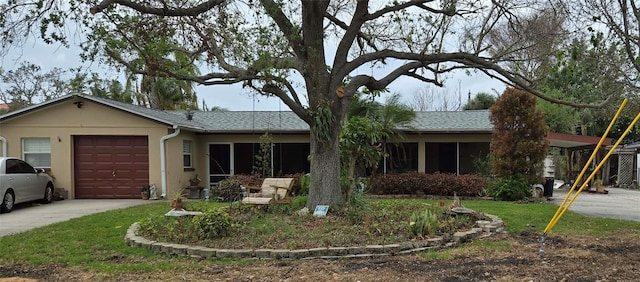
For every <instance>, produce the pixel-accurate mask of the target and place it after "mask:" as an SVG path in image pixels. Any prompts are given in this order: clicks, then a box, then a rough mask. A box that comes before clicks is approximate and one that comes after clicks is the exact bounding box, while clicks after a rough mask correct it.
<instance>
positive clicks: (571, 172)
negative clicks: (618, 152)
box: [547, 132, 612, 185]
mask: <svg viewBox="0 0 640 282" xmlns="http://www.w3.org/2000/svg"><path fill="white" fill-rule="evenodd" d="M547 140H549V145H550V146H551V147H554V148H559V149H560V150H559V154H554V156H553V163H554V170H555V171H554V177H555V178H558V176H559V175H562V172H561V171H560V166H559V165H558V164H559V163H560V157H561V156H568V158H567V175H566V179H564V181H565V182H567V183H570V182H571V180H573V179H575V178H576V177H577V176H578V174H579V173H580V171H581V170H582V168H583V167H584V166H585V164H586V163H587V161H588V160H589V157H590V156H591V154H592V153H593V150H595V148H596V146H597V145H598V142H599V141H600V137H597V136H587V135H574V134H567V133H558V132H549V134H548V135H547ZM611 142H612V139H611V138H605V140H604V142H603V143H602V146H603V147H604V146H609V145H611ZM601 149H602V148H601ZM606 153H607V152H606V150H598V154H597V155H596V158H595V159H594V160H593V162H592V163H591V166H590V167H591V168H592V169H593V168H595V167H596V165H597V164H598V163H600V161H601V160H602V159H603V158H604V156H605V155H606ZM609 167H610V166H609V161H607V163H605V165H604V167H603V171H602V174H601V175H600V176H599V177H601V178H602V179H603V184H605V185H607V184H608V182H609Z"/></svg>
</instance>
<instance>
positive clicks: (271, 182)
mask: <svg viewBox="0 0 640 282" xmlns="http://www.w3.org/2000/svg"><path fill="white" fill-rule="evenodd" d="M294 181H295V179H294V178H265V179H264V181H262V186H260V187H256V186H242V187H244V188H245V189H247V192H248V193H247V197H245V198H244V199H242V203H243V204H250V205H272V204H290V203H291V197H290V193H291V188H293V183H294Z"/></svg>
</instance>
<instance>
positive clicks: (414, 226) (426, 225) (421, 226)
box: [409, 209, 440, 237]
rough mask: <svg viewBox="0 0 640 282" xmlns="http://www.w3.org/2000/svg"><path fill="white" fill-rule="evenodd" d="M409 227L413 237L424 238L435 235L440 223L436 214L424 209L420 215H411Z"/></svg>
mask: <svg viewBox="0 0 640 282" xmlns="http://www.w3.org/2000/svg"><path fill="white" fill-rule="evenodd" d="M409 226H410V228H411V232H413V235H416V236H419V237H424V236H429V235H433V234H436V232H438V229H439V226H440V221H439V220H438V215H436V213H434V212H433V211H432V210H430V209H426V210H424V211H423V212H421V213H414V214H412V215H411V221H410V222H409Z"/></svg>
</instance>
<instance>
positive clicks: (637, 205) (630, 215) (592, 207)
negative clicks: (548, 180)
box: [552, 187, 640, 221]
mask: <svg viewBox="0 0 640 282" xmlns="http://www.w3.org/2000/svg"><path fill="white" fill-rule="evenodd" d="M605 189H606V190H608V191H609V194H596V193H589V192H586V191H583V192H582V193H580V195H578V197H577V198H576V200H575V201H574V202H573V204H571V206H570V207H569V210H570V211H573V212H577V213H579V214H582V215H586V216H591V217H606V218H615V219H625V220H633V221H640V191H638V190H629V189H622V188H609V187H607V188H605ZM567 192H569V189H554V190H553V197H552V198H553V202H554V203H555V204H556V205H560V204H561V203H562V200H564V198H565V197H566V195H567ZM573 195H575V191H574V193H573ZM573 195H572V197H573ZM570 200H571V197H570V198H569V200H567V202H568V201H570Z"/></svg>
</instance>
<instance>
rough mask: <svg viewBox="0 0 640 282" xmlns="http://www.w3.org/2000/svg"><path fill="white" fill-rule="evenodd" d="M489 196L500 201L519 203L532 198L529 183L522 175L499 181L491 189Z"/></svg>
mask: <svg viewBox="0 0 640 282" xmlns="http://www.w3.org/2000/svg"><path fill="white" fill-rule="evenodd" d="M489 195H491V196H492V197H494V198H495V199H498V200H503V201H518V200H522V199H526V198H529V197H531V187H530V186H529V182H528V181H527V180H526V179H525V178H524V176H522V175H516V176H513V177H509V178H502V179H498V180H497V181H496V182H495V183H494V184H493V185H492V186H491V187H489Z"/></svg>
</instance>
